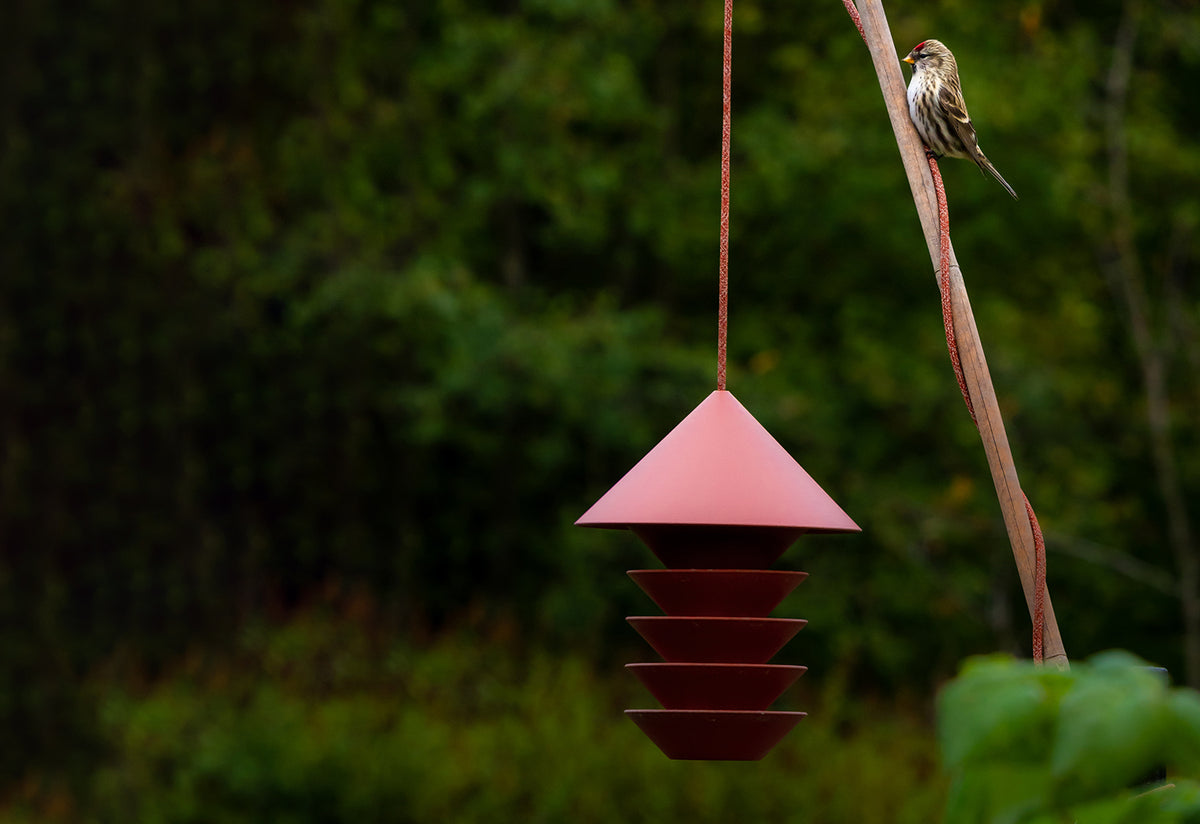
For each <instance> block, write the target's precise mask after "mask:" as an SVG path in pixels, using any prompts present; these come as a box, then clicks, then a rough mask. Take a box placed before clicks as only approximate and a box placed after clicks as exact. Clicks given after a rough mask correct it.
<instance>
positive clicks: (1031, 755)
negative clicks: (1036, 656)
mask: <svg viewBox="0 0 1200 824" xmlns="http://www.w3.org/2000/svg"><path fill="white" fill-rule="evenodd" d="M938 737H939V739H940V742H939V743H940V748H941V753H942V759H943V763H944V765H945V766H946V768H947V769H948V770H949V772H950V774H951V776H952V778H953V783H952V785H951V787H950V793H949V801H948V806H947V809H946V818H945V821H946V824H971V822H1054V821H1078V822H1081V824H1099V822H1112V824H1117V822H1128V824H1135V822H1137V823H1138V824H1151V823H1152V822H1163V824H1168V823H1169V822H1185V821H1195V820H1196V819H1197V816H1200V783H1197V782H1196V781H1195V780H1194V779H1195V777H1196V776H1198V775H1200V694H1197V693H1196V691H1195V690H1190V689H1182V688H1174V689H1171V688H1168V687H1167V683H1166V678H1165V677H1163V674H1162V673H1161V672H1155V671H1153V670H1151V669H1150V668H1148V667H1147V665H1146V663H1145V661H1142V660H1141V659H1139V658H1137V657H1136V656H1133V655H1130V654H1129V653H1125V652H1106V653H1102V654H1099V655H1096V656H1094V657H1093V658H1091V659H1090V660H1088V661H1087V662H1085V663H1077V664H1075V665H1073V666H1072V667H1071V669H1070V670H1069V671H1066V672H1060V671H1058V670H1055V669H1053V668H1045V669H1042V668H1039V667H1035V666H1034V665H1033V664H1032V663H1029V662H1016V661H1012V660H1011V659H1005V658H1003V657H992V658H979V659H975V660H972V661H969V662H968V663H967V665H966V666H965V667H964V668H963V672H962V674H961V675H960V677H959V678H957V679H956V680H955V681H953V682H952V683H951V684H950V685H949V686H947V687H946V688H945V689H944V690H943V692H942V694H941V697H940V700H939V709H938ZM1164 768H1166V769H1168V770H1169V771H1170V772H1169V774H1170V775H1171V780H1170V784H1169V785H1165V786H1164V784H1165V782H1163V781H1162V780H1161V779H1159V780H1152V781H1146V779H1147V778H1148V777H1151V776H1153V775H1154V774H1155V773H1157V772H1158V771H1160V770H1162V769H1164ZM1179 775H1187V776H1191V777H1192V778H1190V779H1183V778H1178V777H1176V776H1179Z"/></svg>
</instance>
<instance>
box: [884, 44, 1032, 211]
mask: <svg viewBox="0 0 1200 824" xmlns="http://www.w3.org/2000/svg"><path fill="white" fill-rule="evenodd" d="M904 62H905V63H911V64H912V67H913V75H912V81H911V82H910V83H909V84H908V115H909V117H911V118H912V122H913V125H914V126H916V127H917V134H919V135H921V139H922V140H924V141H925V145H926V146H928V147H929V149H930V150H931V151H932V152H933V153H934V154H935V155H937V156H939V157H941V156H943V155H944V156H946V157H958V158H963V159H965V160H974V161H975V164H976V165H977V166H979V168H980V169H982V170H984V171H985V172H987V173H988V174H990V175H991V176H992V177H994V178H996V180H998V181H1000V185H1001V186H1003V187H1004V188H1005V189H1007V190H1008V193H1009V194H1010V195H1012V196H1013V197H1014V198H1015V197H1016V196H1017V193H1016V192H1014V191H1013V187H1012V186H1009V185H1008V181H1006V180H1005V179H1004V178H1003V177H1001V176H1000V173H999V172H997V171H996V167H995V166H993V165H992V164H991V161H989V160H988V159H987V157H985V156H984V154H983V152H982V151H981V150H980V148H979V140H978V138H976V137H975V127H974V126H973V125H972V124H971V116H970V115H969V114H967V104H966V103H965V102H964V101H963V94H962V86H961V85H959V82H958V63H957V62H955V60H954V55H953V54H951V53H950V50H949V49H948V48H946V47H945V46H943V45H942V44H941V42H939V41H937V40H922V41H921V42H920V43H918V44H917V45H916V46H914V47H913V50H912V51H910V52H909V53H908V56H907V57H905V58H904Z"/></svg>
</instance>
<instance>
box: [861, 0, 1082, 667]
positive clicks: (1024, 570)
mask: <svg viewBox="0 0 1200 824" xmlns="http://www.w3.org/2000/svg"><path fill="white" fill-rule="evenodd" d="M859 13H860V16H861V18H862V24H863V30H864V32H865V34H866V39H867V47H868V49H869V50H870V52H871V60H872V62H873V63H874V64H875V73H876V75H878V77H879V87H880V89H881V90H882V92H883V99H884V102H885V103H886V104H887V111H888V117H889V119H890V120H891V122H892V131H893V132H895V135H896V144H897V146H898V147H899V149H900V156H901V158H902V159H903V161H904V171H905V172H906V173H907V175H908V185H909V188H910V189H911V190H912V196H913V203H914V204H915V205H916V207H917V214H918V216H919V217H920V219H921V229H922V231H924V233H925V245H926V246H927V247H928V248H929V257H930V260H932V261H933V266H934V276H935V278H936V277H937V271H938V263H939V258H940V248H941V247H940V242H939V237H938V209H937V196H936V194H935V191H934V187H933V177H932V175H931V174H930V172H929V164H928V162H927V160H926V157H925V148H924V145H923V144H922V143H921V139H920V137H918V136H917V131H916V129H915V128H914V127H913V125H912V121H911V120H910V119H909V116H908V100H907V96H906V93H905V83H904V76H903V74H902V73H901V71H900V60H899V58H898V57H897V55H896V48H895V44H894V43H893V41H892V33H891V31H890V29H889V28H888V22H887V16H886V15H885V14H884V11H883V3H882V0H862V1H861V2H860V4H859ZM949 251H950V290H951V301H952V303H953V307H954V333H955V336H956V337H957V339H958V350H959V358H960V359H961V361H962V368H963V373H964V376H965V377H966V383H967V391H968V393H969V394H970V397H971V403H972V406H973V407H974V409H975V416H976V419H977V422H978V425H979V436H980V438H981V439H982V441H983V449H984V452H985V453H986V454H987V461H988V468H989V469H990V470H991V474H992V482H993V483H994V484H995V487H996V497H997V499H998V500H999V502H1000V510H1001V512H1002V513H1003V515H1004V527H1005V529H1006V530H1007V531H1008V539H1009V543H1010V544H1011V545H1012V552H1013V559H1014V560H1015V561H1016V564H1017V573H1018V574H1019V575H1020V577H1021V587H1022V589H1023V590H1024V592H1025V603H1026V606H1027V607H1028V608H1029V614H1030V616H1031V617H1032V616H1033V613H1034V599H1035V595H1036V589H1035V587H1036V584H1035V574H1034V567H1035V563H1036V557H1035V552H1036V550H1035V548H1034V541H1033V530H1032V528H1031V527H1030V525H1029V518H1028V516H1027V514H1026V511H1025V497H1024V493H1023V492H1022V491H1021V484H1020V481H1019V480H1018V479H1017V468H1016V465H1015V464H1014V463H1013V457H1012V450H1011V449H1010V448H1009V445H1008V436H1007V435H1006V434H1005V431H1004V420H1003V418H1001V416H1000V406H999V404H998V403H997V401H996V391H995V389H994V388H993V386H992V378H991V374H990V373H989V372H988V366H987V359H986V358H985V357H984V354H983V345H982V344H981V343H980V340H979V330H978V329H977V328H976V326H975V316H974V314H973V313H972V312H971V302H970V299H969V298H968V296H967V288H966V285H965V283H964V282H963V277H962V270H961V269H960V268H959V265H958V260H957V259H956V258H955V256H954V247H953V245H951V247H950V250H949ZM1042 645H1043V657H1044V660H1045V661H1047V662H1049V663H1052V664H1054V665H1055V666H1057V667H1059V668H1060V669H1065V668H1066V667H1067V665H1068V662H1067V653H1066V650H1065V649H1064V648H1063V642H1062V636H1061V635H1059V631H1058V621H1057V620H1056V619H1055V617H1054V606H1053V605H1052V604H1051V602H1050V593H1049V592H1048V591H1047V592H1045V626H1044V629H1043V631H1042Z"/></svg>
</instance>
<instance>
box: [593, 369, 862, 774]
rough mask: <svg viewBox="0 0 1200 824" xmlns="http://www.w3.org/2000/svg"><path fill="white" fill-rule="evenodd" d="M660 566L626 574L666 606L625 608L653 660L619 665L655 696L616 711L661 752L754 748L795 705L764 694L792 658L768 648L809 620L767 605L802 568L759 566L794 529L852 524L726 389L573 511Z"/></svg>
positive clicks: (785, 682)
mask: <svg viewBox="0 0 1200 824" xmlns="http://www.w3.org/2000/svg"><path fill="white" fill-rule="evenodd" d="M576 523H577V524H578V525H580V526H592V527H606V528H613V529H619V528H628V529H631V530H633V532H634V533H635V534H636V535H637V536H638V537H639V538H641V539H642V540H643V541H644V542H645V543H646V544H647V545H648V546H649V547H650V549H651V550H652V551H653V552H654V554H655V555H656V556H658V558H659V560H661V561H662V562H663V564H664V565H665V566H666V567H667V568H666V569H661V570H633V571H631V572H630V573H629V575H630V577H631V578H633V579H634V581H635V582H636V583H637V584H638V586H640V587H641V588H642V589H643V590H644V591H645V592H646V594H647V595H649V596H650V598H651V599H652V600H653V601H654V602H655V603H656V604H658V606H659V607H660V608H661V609H662V610H663V612H665V613H666V615H661V616H638V617H631V618H629V619H627V620H628V621H629V623H630V624H631V625H633V627H634V629H636V630H637V631H638V632H639V633H640V634H641V635H642V637H643V638H645V639H646V641H647V642H648V643H649V644H650V645H651V646H652V647H653V648H654V649H655V651H656V652H658V654H659V655H661V656H662V658H663V659H664V663H657V664H630V665H628V668H629V669H630V670H631V671H632V672H633V673H634V674H635V675H636V676H637V677H638V678H639V679H640V680H641V681H642V683H643V684H645V685H646V687H647V688H648V689H649V690H650V692H651V693H652V694H653V695H654V697H655V698H657V699H658V700H659V701H660V702H661V703H662V705H663V707H664V709H661V710H626V714H627V715H629V717H630V718H632V719H633V721H634V722H636V723H637V725H638V726H639V727H641V728H642V730H643V731H644V732H645V733H646V734H647V735H648V736H650V738H651V740H653V741H654V743H655V744H657V745H658V747H659V748H660V749H661V750H662V751H663V752H664V753H666V755H667V756H669V757H670V758H679V759H702V760H736V761H755V760H758V759H760V758H762V757H763V756H764V755H766V754H767V753H768V752H769V751H770V750H771V748H772V747H774V746H775V745H776V744H777V743H778V742H779V740H780V739H781V738H783V736H784V735H786V734H787V733H788V732H789V731H790V730H791V729H792V728H793V727H794V726H795V725H796V724H797V723H798V722H799V720H800V719H801V718H803V717H804V715H805V713H802V712H772V711H770V710H769V709H768V708H769V707H770V705H771V704H772V703H773V702H774V701H775V700H776V699H777V698H778V697H779V696H780V695H781V694H782V693H783V692H784V691H785V690H786V689H787V688H788V687H790V686H791V685H792V684H793V683H795V681H796V679H797V678H799V677H800V675H801V674H803V672H804V670H805V668H804V667H793V666H779V665H774V664H770V663H768V661H770V659H771V658H772V657H773V656H774V655H775V654H776V653H777V652H778V651H779V650H780V649H781V648H782V647H783V646H784V645H785V644H786V643H787V642H788V641H789V640H791V638H792V637H793V636H794V635H795V634H796V633H797V632H799V631H800V629H801V628H803V626H804V625H805V623H807V622H806V621H803V620H800V619H789V618H771V617H768V616H769V614H770V612H771V610H772V609H774V608H775V607H776V605H778V604H779V602H780V601H781V600H783V598H784V597H785V596H786V595H787V594H788V593H789V592H791V591H792V589H794V588H795V587H796V586H797V585H798V584H799V583H800V582H801V581H802V580H804V578H805V577H806V573H803V572H783V571H773V570H769V569H767V567H769V566H770V565H771V564H773V563H774V562H775V561H776V560H777V559H778V558H779V556H780V555H782V554H783V552H784V550H786V549H787V548H788V547H789V546H790V545H791V544H792V542H794V541H795V540H796V538H798V537H799V536H800V535H802V534H803V533H805V532H857V531H859V528H858V526H857V525H856V524H855V523H854V522H853V521H852V520H850V518H849V517H848V516H847V515H846V513H845V512H843V511H842V510H841V508H840V507H838V505H837V504H836V503H834V501H833V499H832V498H830V497H829V496H828V495H826V494H825V492H824V490H822V489H821V487H819V486H818V485H817V483H816V482H815V481H813V479H812V478H811V477H809V475H808V473H807V472H805V471H804V469H803V468H801V466H800V465H799V464H798V463H796V461H795V460H793V459H792V457H791V456H790V455H788V453H787V452H786V451H785V450H784V449H783V447H781V446H780V445H779V444H778V442H776V441H775V439H774V438H772V437H771V435H770V433H768V432H767V431H766V430H765V429H764V428H763V427H762V425H761V424H759V423H758V421H756V420H755V419H754V417H753V416H752V415H751V414H750V413H749V412H747V411H746V409H745V407H743V406H742V405H741V404H740V403H738V401H737V399H736V398H734V397H733V395H732V394H730V393H729V392H726V391H716V392H713V393H712V394H711V395H709V396H708V398H706V399H705V400H704V402H703V403H701V404H700V405H699V406H698V407H696V409H695V410H693V411H692V413H691V414H690V415H688V416H687V417H686V418H685V419H684V420H683V421H682V422H681V423H680V424H679V425H678V426H676V427H675V429H673V430H672V431H671V432H670V433H669V434H668V435H667V436H666V437H665V438H663V440H662V441H661V442H659V444H658V445H657V446H656V447H654V449H652V450H651V451H650V452H649V453H648V454H647V455H646V456H645V457H644V458H642V460H641V461H640V462H638V464H637V465H636V466H635V467H634V468H633V469H631V470H630V471H629V472H628V473H627V474H626V475H625V477H624V478H622V479H621V480H620V481H619V482H617V484H616V485H615V486H614V487H613V488H612V489H610V490H609V491H608V492H607V493H606V494H605V495H604V497H602V498H601V499H600V500H599V501H597V502H596V503H595V504H594V505H593V506H592V508H591V509H589V510H588V511H587V512H586V513H584V515H583V517H581V518H580V519H579V520H578V521H576Z"/></svg>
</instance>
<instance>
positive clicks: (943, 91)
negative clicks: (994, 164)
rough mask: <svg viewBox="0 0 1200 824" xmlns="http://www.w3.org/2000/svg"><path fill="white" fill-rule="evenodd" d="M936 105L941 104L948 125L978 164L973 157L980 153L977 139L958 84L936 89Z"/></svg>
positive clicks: (974, 158)
mask: <svg viewBox="0 0 1200 824" xmlns="http://www.w3.org/2000/svg"><path fill="white" fill-rule="evenodd" d="M938 103H940V104H941V106H942V111H944V112H945V113H946V117H947V119H948V120H949V121H950V125H951V126H952V127H953V128H954V133H955V134H957V135H958V139H959V140H961V141H962V144H963V146H965V147H966V150H967V154H969V155H970V156H971V159H972V160H975V162H976V163H978V162H979V161H978V160H977V159H976V157H975V156H976V155H977V154H979V153H980V152H979V142H978V138H977V137H976V136H975V126H974V125H973V124H972V123H971V116H970V115H969V114H967V104H966V103H964V102H963V98H962V91H961V90H960V89H959V88H958V84H957V83H943V84H942V85H941V88H939V89H938Z"/></svg>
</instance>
